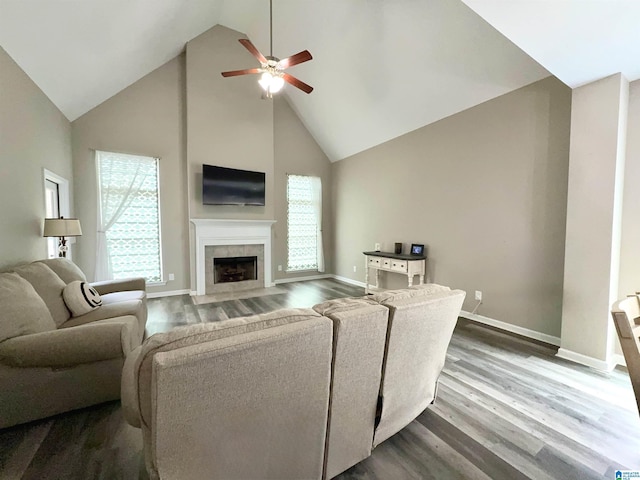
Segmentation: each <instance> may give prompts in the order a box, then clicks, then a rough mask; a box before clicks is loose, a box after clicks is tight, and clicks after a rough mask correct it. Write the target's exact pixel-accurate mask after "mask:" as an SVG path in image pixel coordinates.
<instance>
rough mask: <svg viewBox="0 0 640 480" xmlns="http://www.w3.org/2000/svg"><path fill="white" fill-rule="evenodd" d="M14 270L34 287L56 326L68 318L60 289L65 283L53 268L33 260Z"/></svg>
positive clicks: (69, 314)
mask: <svg viewBox="0 0 640 480" xmlns="http://www.w3.org/2000/svg"><path fill="white" fill-rule="evenodd" d="M14 272H16V273H17V274H18V275H20V276H21V277H22V278H24V279H25V280H27V281H28V282H29V283H30V284H31V285H32V286H33V288H35V290H36V292H38V295H40V297H41V298H42V300H44V303H45V304H46V305H47V308H48V309H49V311H50V312H51V316H52V317H53V321H54V322H55V323H56V325H57V326H60V325H62V324H63V323H64V322H66V321H67V320H69V318H70V317H71V312H69V309H68V308H67V306H66V305H65V303H64V300H63V298H62V291H63V290H64V287H65V286H66V283H64V282H63V281H62V279H61V278H60V277H59V276H58V275H56V273H55V272H54V271H53V270H51V269H50V268H49V267H48V266H47V265H45V264H44V263H42V262H34V263H29V264H26V265H21V266H19V267H16V268H15V269H14Z"/></svg>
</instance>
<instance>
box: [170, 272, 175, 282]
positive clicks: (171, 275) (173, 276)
mask: <svg viewBox="0 0 640 480" xmlns="http://www.w3.org/2000/svg"><path fill="white" fill-rule="evenodd" d="M175 279H176V276H175V275H174V274H173V273H170V274H169V281H172V280H175Z"/></svg>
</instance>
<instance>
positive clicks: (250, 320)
mask: <svg viewBox="0 0 640 480" xmlns="http://www.w3.org/2000/svg"><path fill="white" fill-rule="evenodd" d="M317 317H320V315H319V314H318V313H316V312H314V311H313V310H311V309H310V308H296V309H293V308H292V309H283V310H277V311H275V312H269V313H264V314H261V315H252V316H250V317H243V318H233V319H230V320H225V321H223V322H215V323H206V324H197V325H189V326H185V327H179V328H175V329H173V330H171V331H169V332H165V333H158V334H156V335H153V336H151V337H150V338H148V339H147V340H145V342H144V343H143V344H142V346H141V347H140V348H139V350H138V352H136V351H134V353H137V358H136V361H135V365H134V366H133V372H134V374H133V377H134V378H136V379H137V385H136V386H137V398H138V402H139V404H138V406H139V411H140V417H141V421H142V422H143V423H144V424H145V425H147V426H149V425H150V423H151V397H152V395H151V388H152V387H151V374H152V365H153V361H152V360H153V356H154V354H156V353H159V352H167V351H171V350H176V349H179V348H183V347H188V346H192V345H197V344H200V343H204V342H209V341H213V340H218V339H222V338H227V337H232V336H234V335H240V334H243V333H250V332H255V331H258V330H264V329H267V328H273V327H278V326H281V325H288V324H290V323H295V322H300V321H304V320H309V319H310V318H317Z"/></svg>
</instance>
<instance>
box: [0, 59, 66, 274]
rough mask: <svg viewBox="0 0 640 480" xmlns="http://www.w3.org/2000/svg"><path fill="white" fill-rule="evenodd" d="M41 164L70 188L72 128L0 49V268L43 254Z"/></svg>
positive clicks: (42, 175)
mask: <svg viewBox="0 0 640 480" xmlns="http://www.w3.org/2000/svg"><path fill="white" fill-rule="evenodd" d="M44 168H46V169H47V170H50V171H52V172H53V173H56V174H57V175H59V176H61V177H64V178H66V179H67V180H69V183H70V186H71V183H72V180H73V179H72V175H73V170H72V163H71V126H70V124H69V121H68V120H67V119H66V117H65V116H64V115H63V114H62V113H61V112H60V111H59V110H58V108H57V107H56V106H55V105H54V104H53V103H52V102H51V101H50V100H49V99H48V98H47V97H46V96H45V95H44V93H42V91H41V90H40V89H39V88H38V87H37V86H36V84H35V83H33V82H32V81H31V79H30V78H29V77H28V76H27V75H26V74H25V73H24V72H23V71H22V69H20V67H18V65H17V64H16V63H15V62H14V61H13V60H12V59H11V57H9V55H8V54H7V53H6V52H5V51H4V50H3V49H2V48H0V205H2V208H1V209H0V225H1V227H0V268H3V267H7V266H11V265H14V264H17V263H21V262H25V261H31V260H36V259H40V258H45V257H46V252H47V250H46V240H45V239H44V238H43V237H42V225H43V219H44V217H45V203H44V173H43V169H44ZM71 195H72V198H71V202H73V191H72V192H71ZM72 205H73V203H72Z"/></svg>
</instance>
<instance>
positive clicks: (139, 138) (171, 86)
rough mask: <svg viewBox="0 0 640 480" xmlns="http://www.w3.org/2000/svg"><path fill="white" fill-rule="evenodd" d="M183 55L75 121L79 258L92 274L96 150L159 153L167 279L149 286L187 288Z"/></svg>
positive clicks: (159, 289) (163, 258) (157, 155)
mask: <svg viewBox="0 0 640 480" xmlns="http://www.w3.org/2000/svg"><path fill="white" fill-rule="evenodd" d="M184 62H185V59H184V55H180V56H178V57H176V58H175V59H173V60H171V61H170V62H168V63H166V64H165V65H163V66H162V67H160V68H158V69H157V70H155V71H153V72H151V73H150V74H149V75H147V76H145V77H143V78H142V79H140V80H139V81H137V82H136V83H134V84H133V85H131V86H129V87H128V88H126V89H125V90H123V91H121V92H120V93H118V94H117V95H115V96H113V97H111V98H110V99H109V100H107V101H106V102H104V103H102V104H101V105H99V106H97V107H96V108H94V109H93V110H91V111H90V112H88V113H86V114H85V115H83V116H82V117H80V118H78V119H77V120H75V121H74V122H73V124H72V136H73V161H74V171H75V188H76V200H77V201H76V205H77V208H76V211H77V214H78V217H79V218H80V220H81V222H82V227H83V233H84V235H83V237H82V239H81V240H82V241H81V242H80V244H79V251H78V255H77V256H76V259H75V260H76V262H77V263H78V265H79V266H80V267H81V268H82V269H83V270H84V271H85V272H86V274H87V276H88V278H93V273H94V269H95V244H96V236H95V232H96V225H97V193H96V192H97V188H96V169H95V154H94V152H95V150H105V151H112V152H123V153H130V154H137V155H147V156H151V157H159V158H160V213H161V219H160V222H161V227H162V228H161V235H162V238H161V241H162V254H163V256H162V261H163V270H164V274H165V280H168V274H169V273H173V274H174V275H175V281H168V282H167V284H166V285H165V286H158V287H151V288H150V291H151V292H159V291H174V290H183V289H188V288H189V263H188V258H189V255H188V231H189V230H188V228H189V227H188V217H187V194H186V191H187V188H186V173H185V172H186V160H185V154H184V152H185V139H184V132H185V129H184V88H185V80H184Z"/></svg>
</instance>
